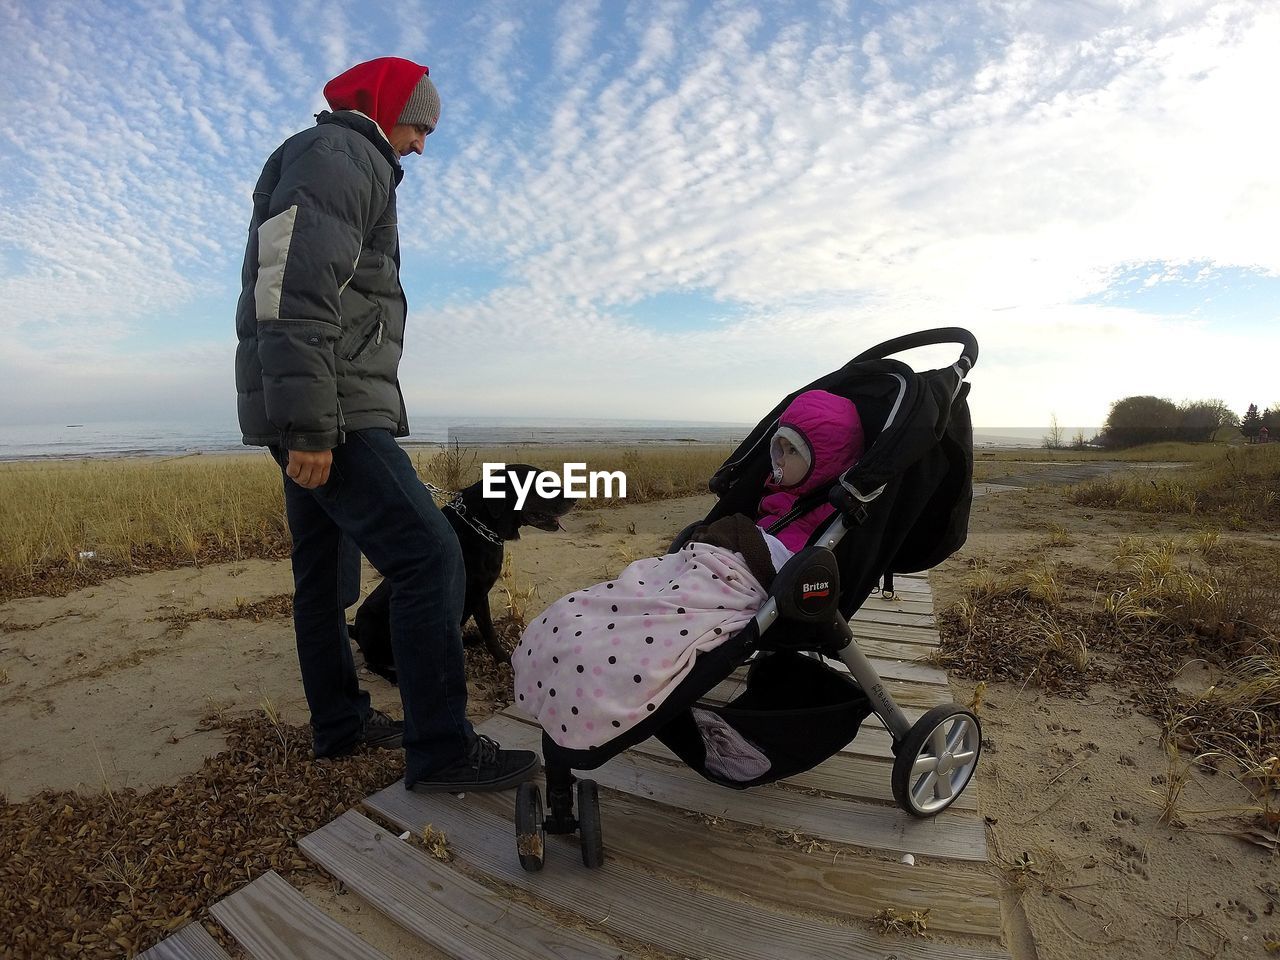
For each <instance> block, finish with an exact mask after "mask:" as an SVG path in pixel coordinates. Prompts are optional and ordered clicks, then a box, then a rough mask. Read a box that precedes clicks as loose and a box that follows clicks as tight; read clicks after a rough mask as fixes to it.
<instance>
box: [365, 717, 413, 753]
mask: <svg viewBox="0 0 1280 960" xmlns="http://www.w3.org/2000/svg"><path fill="white" fill-rule="evenodd" d="M403 740H404V722H403V721H401V720H392V719H391V718H390V717H389V716H387V715H386V714H385V713H383V712H382V711H381V710H372V709H371V710H370V711H369V715H368V716H367V717H365V718H364V729H363V730H362V731H360V740H359V742H358V744H357V746H360V745H363V746H366V747H382V748H383V749H384V750H396V749H399V747H400V745H401V741H403Z"/></svg>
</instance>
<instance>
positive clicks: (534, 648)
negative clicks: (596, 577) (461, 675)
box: [512, 543, 767, 750]
mask: <svg viewBox="0 0 1280 960" xmlns="http://www.w3.org/2000/svg"><path fill="white" fill-rule="evenodd" d="M766 597H767V593H766V591H765V588H764V587H762V586H761V585H760V582H759V581H758V580H757V579H756V578H755V577H754V576H753V575H752V574H751V571H750V570H749V569H748V567H747V563H746V561H745V560H744V559H743V557H742V555H741V554H740V553H736V552H734V551H730V550H727V549H725V548H723V547H716V546H712V545H710V544H706V543H688V544H686V545H685V546H684V548H683V549H681V550H679V551H678V552H676V553H672V554H667V555H666V556H662V557H648V558H645V559H644V560H637V561H636V562H635V563H632V564H631V565H630V566H629V567H627V568H626V569H625V570H624V571H622V573H621V574H620V575H619V576H618V579H616V580H610V581H609V582H607V583H599V584H596V585H595V586H592V587H587V588H586V589H585V590H579V591H578V592H576V593H571V594H569V595H568V596H565V597H561V598H560V599H559V600H557V601H556V602H555V603H553V604H552V605H551V606H550V607H548V608H547V609H546V610H545V611H543V613H542V614H541V615H539V616H538V617H536V618H534V620H533V622H532V623H530V624H529V626H528V628H527V629H526V630H525V632H524V636H522V637H521V638H520V644H519V646H517V647H516V650H515V653H514V655H513V656H512V665H513V666H514V668H515V693H516V703H517V705H518V706H519V707H520V708H521V709H522V710H524V711H525V712H526V713H528V714H529V715H530V716H531V717H533V718H535V719H536V720H537V721H538V723H540V724H541V725H542V728H543V729H544V730H546V731H547V733H548V734H549V735H550V737H551V739H552V740H554V741H555V742H556V743H558V744H559V745H560V746H562V747H565V748H567V749H570V750H585V749H589V748H591V747H598V746H601V745H602V744H605V743H607V742H608V741H610V740H612V739H613V738H614V737H617V736H619V735H620V734H622V733H623V732H625V731H626V730H629V729H630V728H631V727H634V726H635V725H636V724H637V723H639V722H640V721H641V720H642V719H644V717H645V716H647V715H648V714H649V713H651V712H653V711H654V710H656V709H657V708H658V706H659V704H661V703H662V702H663V701H664V700H666V698H667V697H668V696H669V695H670V693H671V691H672V690H674V689H675V688H676V687H677V686H678V685H679V683H680V681H681V680H683V679H684V678H685V677H686V676H687V675H688V673H689V671H690V670H692V669H693V662H694V658H696V657H697V655H698V654H699V653H701V652H703V651H706V650H711V649H714V648H715V647H717V646H719V645H720V644H722V643H724V641H725V640H727V639H729V637H731V636H732V635H733V634H734V633H736V632H737V631H738V630H741V629H742V628H743V627H744V626H746V625H747V624H748V623H749V622H750V621H751V618H752V617H753V616H755V613H756V611H757V610H758V609H759V608H760V606H761V605H762V604H763V603H764V601H765V599H766Z"/></svg>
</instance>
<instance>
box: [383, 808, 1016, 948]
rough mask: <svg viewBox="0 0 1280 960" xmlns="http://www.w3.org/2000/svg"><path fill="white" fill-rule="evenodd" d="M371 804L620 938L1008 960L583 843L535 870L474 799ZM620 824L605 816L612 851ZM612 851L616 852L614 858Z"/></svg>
mask: <svg viewBox="0 0 1280 960" xmlns="http://www.w3.org/2000/svg"><path fill="white" fill-rule="evenodd" d="M365 804H366V806H368V807H370V808H371V809H373V810H375V811H376V812H377V813H379V814H380V815H381V816H383V817H386V818H387V819H388V820H390V821H391V822H393V823H395V824H397V825H398V826H400V827H401V828H403V829H407V830H414V831H417V830H421V829H422V827H423V826H424V825H425V824H427V823H431V824H433V825H435V826H436V827H437V828H438V829H441V830H443V831H444V832H445V833H446V835H447V836H448V837H449V840H450V848H451V849H452V850H453V851H454V853H455V855H456V856H458V857H459V858H460V859H462V860H464V861H466V862H467V863H469V864H471V865H472V866H474V867H476V868H477V869H480V870H483V871H484V872H485V873H486V874H488V875H489V876H490V877H493V878H495V879H498V880H501V881H504V882H506V883H509V884H512V885H513V886H516V887H518V888H520V889H522V890H525V891H527V892H528V893H530V894H532V895H533V896H536V897H538V898H539V899H541V900H543V901H545V902H547V903H550V904H553V905H555V906H556V907H559V908H560V909H563V910H568V911H571V912H573V913H576V914H578V915H579V916H582V917H583V918H585V919H586V920H588V921H589V922H591V923H592V924H593V925H594V926H597V927H599V928H600V929H603V930H605V931H608V932H610V933H614V934H616V935H618V936H623V937H628V938H631V939H633V940H637V941H640V942H643V943H648V944H652V945H653V946H654V947H656V948H657V949H659V950H664V951H666V952H668V953H672V954H675V955H677V956H687V957H699V958H706V960H799V958H802V957H804V958H808V957H824V958H831V960H884V958H885V957H886V956H887V955H889V954H896V956H897V957H898V958H899V960H995V958H1002V960H1007V957H1008V954H1007V953H1004V952H1003V951H999V950H998V949H997V948H994V947H992V948H990V949H981V948H975V947H965V946H957V945H954V944H947V943H940V942H937V941H929V940H924V939H917V938H910V939H908V938H901V937H890V936H879V935H877V934H875V933H872V932H870V931H868V930H866V929H864V928H861V927H857V926H845V925H835V924H829V923H824V922H822V921H821V920H816V919H812V918H807V917H800V916H797V915H795V914H794V913H789V912H785V911H781V910H773V909H770V908H769V907H768V906H767V905H763V904H759V903H743V902H741V901H740V900H737V899H734V898H731V897H726V896H720V895H718V894H716V893H714V892H711V891H706V890H699V889H695V888H693V887H689V886H685V885H683V884H677V883H675V882H673V881H671V880H666V879H664V878H662V877H658V876H654V875H653V874H652V873H649V872H647V871H643V870H639V869H636V868H635V867H632V866H630V865H628V864H627V863H626V862H625V861H622V860H611V861H606V863H605V866H604V867H603V869H600V870H586V869H584V868H583V867H582V864H581V862H579V853H578V848H577V844H576V842H573V843H570V842H566V839H565V838H560V837H548V838H547V841H548V843H547V867H546V869H545V870H543V871H542V872H540V873H532V874H531V873H526V872H525V871H524V870H522V869H521V868H520V866H519V862H518V860H517V857H516V853H515V831H514V829H513V828H512V825H511V820H510V819H507V818H500V817H497V816H494V815H493V814H491V813H488V812H487V811H486V810H485V809H483V808H482V807H481V806H480V805H479V804H476V803H475V802H474V801H473V798H472V797H468V798H465V799H459V798H457V797H452V796H449V795H448V794H429V795H428V794H416V793H412V792H410V791H407V790H405V789H404V788H403V787H401V786H400V785H399V784H393V785H392V786H391V787H388V788H387V789H386V790H383V791H381V792H380V793H377V794H375V795H374V796H372V797H370V798H369V799H368V800H366V801H365ZM609 824H610V821H609V820H608V819H606V820H605V822H604V837H605V844H606V849H607V846H608V842H609V840H608V838H609V829H610V826H609ZM606 856H607V854H606Z"/></svg>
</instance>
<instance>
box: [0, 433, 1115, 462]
mask: <svg viewBox="0 0 1280 960" xmlns="http://www.w3.org/2000/svg"><path fill="white" fill-rule="evenodd" d="M743 439H745V435H744V436H743V437H741V438H739V439H736V440H724V441H720V440H702V439H698V438H696V437H684V438H659V439H645V440H630V439H619V438H601V439H599V440H520V441H511V442H509V443H499V442H485V443H464V444H459V445H458V449H459V450H466V451H485V450H523V449H526V448H528V449H534V450H542V451H545V450H560V449H563V450H576V449H588V450H618V449H632V448H637V447H638V448H641V449H646V450H669V449H680V450H695V449H706V448H713V447H725V448H729V449H734V448H736V447H737V446H738V444H740V443H741V442H742V440H743ZM401 446H402V447H404V449H405V452H407V453H410V454H414V453H424V452H442V451H445V450H449V449H452V447H453V444H452V443H451V442H449V441H445V440H410V441H407V442H402V443H401ZM973 449H974V451H975V452H982V453H1004V454H1009V453H1034V452H1036V451H1043V452H1044V453H1046V454H1052V453H1055V452H1058V453H1077V454H1078V453H1091V454H1095V455H1097V456H1099V457H1103V456H1104V455H1105V454H1107V453H1116V452H1118V451H1106V450H1103V449H1101V448H1093V447H1090V448H1087V449H1086V450H1083V451H1079V450H1069V451H1068V450H1064V451H1049V450H1045V448H1044V447H1042V446H1041V445H1039V444H1034V445H1026V446H1019V445H1015V444H986V443H975V444H974V445H973ZM265 451H266V447H256V446H249V445H246V444H242V445H240V446H238V447H212V448H201V449H196V450H173V451H168V450H148V449H133V450H118V451H102V452H96V453H95V452H88V453H65V454H64V453H44V454H31V455H19V456H8V455H6V454H4V453H0V468H3V467H4V466H5V465H7V464H43V463H50V464H69V463H105V462H111V461H129V462H144V461H174V460H188V459H192V458H194V457H213V458H217V459H223V458H228V457H238V456H243V457H249V456H256V455H258V454H261V453H264V452H265Z"/></svg>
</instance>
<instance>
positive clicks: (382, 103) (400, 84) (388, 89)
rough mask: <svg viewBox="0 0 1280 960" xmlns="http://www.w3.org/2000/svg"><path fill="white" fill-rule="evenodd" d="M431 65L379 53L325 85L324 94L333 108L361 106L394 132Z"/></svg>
mask: <svg viewBox="0 0 1280 960" xmlns="http://www.w3.org/2000/svg"><path fill="white" fill-rule="evenodd" d="M429 72H430V69H429V68H428V67H424V66H422V65H421V64H417V63H414V62H413V61H412V60H402V59H401V58H400V57H378V58H377V59H376V60H368V61H366V62H364V63H357V64H356V65H355V66H354V67H352V68H351V69H350V70H347V71H346V72H345V73H340V74H338V76H336V77H334V78H333V79H332V80H330V81H329V82H328V83H326V84H325V85H324V98H325V99H326V100H327V101H329V107H330V108H331V109H333V110H359V111H360V112H361V113H363V114H364V115H365V116H367V117H371V118H373V120H374V121H375V122H376V123H377V124H378V126H380V127H381V128H382V132H383V133H385V134H387V135H388V136H390V134H391V128H392V127H394V126H395V125H396V123H397V121H398V120H399V117H400V113H401V111H402V110H403V109H404V107H405V104H406V103H408V102H409V95H410V94H411V93H413V91H414V88H415V87H416V86H417V85H418V81H419V80H421V79H422V78H423V77H425V76H426V75H427V74H428V73H429Z"/></svg>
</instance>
